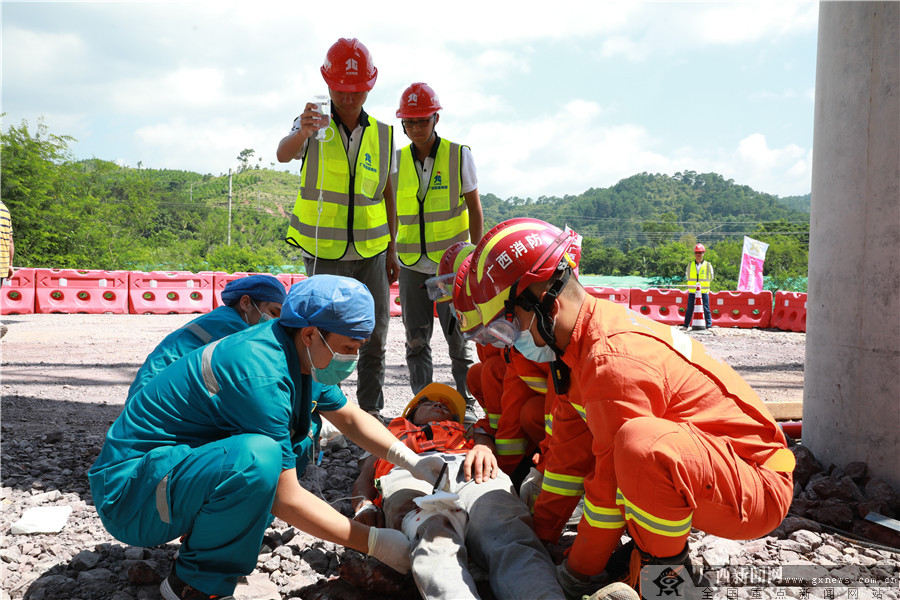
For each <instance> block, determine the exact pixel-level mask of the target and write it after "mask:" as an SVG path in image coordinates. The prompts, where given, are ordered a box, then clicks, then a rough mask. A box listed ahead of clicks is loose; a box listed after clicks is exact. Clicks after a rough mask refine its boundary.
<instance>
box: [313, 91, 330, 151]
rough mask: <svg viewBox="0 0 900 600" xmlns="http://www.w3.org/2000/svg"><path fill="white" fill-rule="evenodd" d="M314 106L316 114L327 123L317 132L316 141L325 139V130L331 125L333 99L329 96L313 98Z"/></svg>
mask: <svg viewBox="0 0 900 600" xmlns="http://www.w3.org/2000/svg"><path fill="white" fill-rule="evenodd" d="M313 104H315V105H316V112H317V113H319V114H320V115H322V116H323V119H321V120H322V121H324V122H325V124H324V125H322V127H320V128H319V129H318V131H316V139H317V140H324V139H325V130H326V129H328V125H329V124H330V123H331V99H330V98H329V97H328V96H321V95H320V96H313Z"/></svg>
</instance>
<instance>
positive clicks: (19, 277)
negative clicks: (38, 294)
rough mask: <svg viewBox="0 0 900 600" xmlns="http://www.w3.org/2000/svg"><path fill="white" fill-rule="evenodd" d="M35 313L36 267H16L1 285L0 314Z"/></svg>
mask: <svg viewBox="0 0 900 600" xmlns="http://www.w3.org/2000/svg"><path fill="white" fill-rule="evenodd" d="M33 313H34V269H16V272H15V273H13V276H12V277H10V278H9V279H4V280H3V287H0V315H30V314H33Z"/></svg>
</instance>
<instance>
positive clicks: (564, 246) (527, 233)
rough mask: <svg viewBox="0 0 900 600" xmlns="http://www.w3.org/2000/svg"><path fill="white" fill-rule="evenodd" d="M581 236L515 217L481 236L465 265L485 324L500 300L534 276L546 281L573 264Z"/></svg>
mask: <svg viewBox="0 0 900 600" xmlns="http://www.w3.org/2000/svg"><path fill="white" fill-rule="evenodd" d="M580 255H581V236H580V235H578V234H577V233H575V232H574V231H572V230H571V229H569V228H566V229H565V230H562V229H560V228H558V227H556V226H554V225H551V224H550V223H546V222H544V221H541V220H539V219H529V218H517V219H510V220H508V221H504V222H502V223H500V224H499V225H496V226H494V227H493V228H492V229H491V230H490V231H488V232H487V234H486V235H485V236H484V237H483V238H482V239H481V242H479V244H478V247H477V248H476V249H475V253H474V254H473V255H472V263H471V265H470V266H469V274H468V281H469V289H470V290H471V292H472V298H473V300H474V301H475V306H476V307H477V308H478V310H479V312H480V313H481V319H482V322H483V323H485V324H487V323H490V322H491V321H493V320H494V319H496V318H497V317H498V316H499V315H500V314H501V313H502V312H503V311H504V310H505V302H506V301H507V300H512V299H514V297H516V296H518V294H519V293H521V292H522V291H523V290H524V289H525V288H526V287H528V286H529V285H530V284H532V283H534V282H536V281H546V280H548V279H549V278H550V277H551V276H552V275H553V274H554V273H556V272H557V271H559V270H562V269H564V268H566V267H567V266H568V267H572V268H573V269H574V268H575V267H577V262H576V260H575V257H576V256H578V257H580Z"/></svg>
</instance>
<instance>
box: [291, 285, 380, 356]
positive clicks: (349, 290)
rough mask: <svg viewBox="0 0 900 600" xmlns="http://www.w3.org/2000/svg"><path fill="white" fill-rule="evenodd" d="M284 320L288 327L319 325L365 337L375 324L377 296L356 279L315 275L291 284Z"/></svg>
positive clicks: (356, 337) (324, 328) (356, 336)
mask: <svg viewBox="0 0 900 600" xmlns="http://www.w3.org/2000/svg"><path fill="white" fill-rule="evenodd" d="M280 321H281V324H282V325H285V326H287V327H318V328H319V329H322V330H324V331H328V332H331V333H339V334H341V335H346V336H347V337H351V338H353V339H357V340H362V339H365V338H367V337H369V336H370V335H372V330H373V329H374V328H375V300H373V299H372V294H371V293H370V292H369V288H367V287H366V286H365V285H363V284H362V283H360V282H359V281H357V280H355V279H351V278H349V277H340V276H338V275H313V276H312V277H307V278H306V279H304V280H302V281H298V282H297V283H295V284H294V285H292V286H291V291H290V292H288V295H287V298H286V299H285V301H284V305H283V306H282V307H281V319H280Z"/></svg>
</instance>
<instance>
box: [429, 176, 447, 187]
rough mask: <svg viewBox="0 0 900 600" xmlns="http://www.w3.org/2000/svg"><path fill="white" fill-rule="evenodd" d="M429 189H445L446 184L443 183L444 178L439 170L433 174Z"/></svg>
mask: <svg viewBox="0 0 900 600" xmlns="http://www.w3.org/2000/svg"><path fill="white" fill-rule="evenodd" d="M431 189H433V190H446V189H447V186H446V185H444V178H443V177H442V176H441V172H440V171H437V172H436V173H435V174H434V180H433V181H432V183H431Z"/></svg>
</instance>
